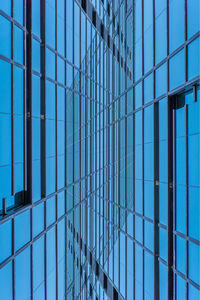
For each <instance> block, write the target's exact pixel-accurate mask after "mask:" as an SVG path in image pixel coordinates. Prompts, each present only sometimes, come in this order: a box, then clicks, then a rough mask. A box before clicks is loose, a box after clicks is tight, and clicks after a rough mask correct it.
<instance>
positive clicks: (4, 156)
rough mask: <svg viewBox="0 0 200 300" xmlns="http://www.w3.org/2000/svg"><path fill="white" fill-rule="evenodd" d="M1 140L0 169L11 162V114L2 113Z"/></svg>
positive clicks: (0, 115) (0, 124)
mask: <svg viewBox="0 0 200 300" xmlns="http://www.w3.org/2000/svg"><path fill="white" fill-rule="evenodd" d="M0 141H1V147H0V169H1V167H2V166H6V165H10V164H11V116H10V115H6V114H5V115H3V114H0ZM4 176H5V175H4ZM1 180H2V178H1ZM7 180H8V178H7ZM6 186H7V185H6Z"/></svg>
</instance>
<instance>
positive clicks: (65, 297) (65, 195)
mask: <svg viewBox="0 0 200 300" xmlns="http://www.w3.org/2000/svg"><path fill="white" fill-rule="evenodd" d="M66 9H67V0H64V10H65V12H64V18H65V20H64V22H65V25H64V26H65V29H64V32H65V33H64V35H65V40H64V45H65V46H64V47H65V51H64V53H65V54H64V55H65V105H64V107H65V130H64V132H65V169H64V170H65V192H64V197H65V283H64V289H65V296H64V299H65V300H67V293H66V291H67V252H68V251H69V249H68V245H67V238H68V237H67V188H66V187H67V130H68V128H67V89H66V86H67V12H66Z"/></svg>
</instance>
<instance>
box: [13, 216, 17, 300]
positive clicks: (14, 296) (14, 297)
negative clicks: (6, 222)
mask: <svg viewBox="0 0 200 300" xmlns="http://www.w3.org/2000/svg"><path fill="white" fill-rule="evenodd" d="M12 255H13V257H14V259H13V264H12V269H13V273H12V281H13V300H15V299H16V295H15V276H16V274H15V219H14V218H13V219H12Z"/></svg>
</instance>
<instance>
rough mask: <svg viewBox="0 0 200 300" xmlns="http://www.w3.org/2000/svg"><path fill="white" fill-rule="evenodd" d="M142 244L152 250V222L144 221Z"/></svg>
mask: <svg viewBox="0 0 200 300" xmlns="http://www.w3.org/2000/svg"><path fill="white" fill-rule="evenodd" d="M144 244H145V247H147V248H148V249H149V250H151V251H153V246H154V226H153V223H150V222H148V221H145V223H144Z"/></svg>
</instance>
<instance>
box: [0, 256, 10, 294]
mask: <svg viewBox="0 0 200 300" xmlns="http://www.w3.org/2000/svg"><path fill="white" fill-rule="evenodd" d="M12 284H13V280H12V263H11V262H10V263H9V264H7V265H6V266H5V267H4V268H1V269H0V289H1V298H2V299H3V300H11V299H13V289H12Z"/></svg>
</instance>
